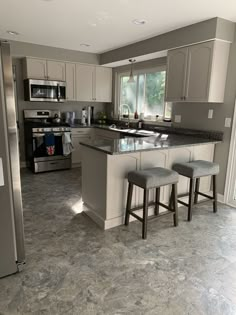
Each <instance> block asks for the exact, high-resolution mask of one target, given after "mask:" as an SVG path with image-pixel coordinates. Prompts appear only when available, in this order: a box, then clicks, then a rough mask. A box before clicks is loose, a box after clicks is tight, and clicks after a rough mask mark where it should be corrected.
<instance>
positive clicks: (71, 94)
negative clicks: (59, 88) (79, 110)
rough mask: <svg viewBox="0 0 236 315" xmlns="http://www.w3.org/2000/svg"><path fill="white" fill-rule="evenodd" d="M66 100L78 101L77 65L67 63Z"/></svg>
mask: <svg viewBox="0 0 236 315" xmlns="http://www.w3.org/2000/svg"><path fill="white" fill-rule="evenodd" d="M66 99H67V100H68V101H76V64H75V63H69V62H67V63H66Z"/></svg>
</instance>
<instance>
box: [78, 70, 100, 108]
mask: <svg viewBox="0 0 236 315" xmlns="http://www.w3.org/2000/svg"><path fill="white" fill-rule="evenodd" d="M94 71H95V68H94V66H90V65H83V64H76V99H77V101H89V102H91V101H94V92H93V80H94Z"/></svg>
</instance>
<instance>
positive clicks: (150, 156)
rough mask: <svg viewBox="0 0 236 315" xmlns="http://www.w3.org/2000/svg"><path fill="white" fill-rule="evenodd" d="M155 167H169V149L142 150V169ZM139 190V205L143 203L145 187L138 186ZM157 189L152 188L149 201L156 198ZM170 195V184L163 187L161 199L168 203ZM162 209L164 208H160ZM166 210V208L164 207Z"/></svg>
mask: <svg viewBox="0 0 236 315" xmlns="http://www.w3.org/2000/svg"><path fill="white" fill-rule="evenodd" d="M153 167H164V168H167V167H168V150H157V151H148V152H141V160H140V169H141V170H145V169H148V168H153ZM137 190H138V205H142V203H143V189H140V188H137ZM155 194H156V192H155V189H152V190H151V191H150V193H149V201H150V202H151V201H154V200H155ZM168 196H169V186H165V187H162V188H161V195H160V201H161V202H163V203H166V202H167V201H168ZM160 210H162V209H160ZM164 210H166V209H164Z"/></svg>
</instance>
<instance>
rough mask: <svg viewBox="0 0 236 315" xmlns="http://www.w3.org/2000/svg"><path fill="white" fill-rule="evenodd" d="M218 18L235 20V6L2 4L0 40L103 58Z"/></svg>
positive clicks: (191, 1)
mask: <svg viewBox="0 0 236 315" xmlns="http://www.w3.org/2000/svg"><path fill="white" fill-rule="evenodd" d="M216 16H218V17H222V18H225V19H228V20H231V21H236V1H235V0H225V1H222V0H197V1H196V0H162V1H160V0H1V8H0V38H4V39H13V40H18V41H23V42H29V43H35V44H41V45H47V46H53V47H60V48H67V49H72V50H80V51H87V52H93V53H102V52H105V51H108V50H111V49H114V48H118V47H121V46H125V45H127V44H130V43H134V42H137V41H140V40H142V39H146V38H149V37H152V36H155V35H158V34H161V33H165V32H168V31H171V30H173V29H176V28H179V27H182V26H186V25H189V24H192V23H196V22H200V21H202V20H206V19H209V18H212V17H216ZM134 19H145V20H146V21H147V23H146V24H145V25H142V26H141V25H134V24H133V23H132V20H134ZM8 30H13V31H16V32H18V33H20V35H18V36H16V35H9V34H8V33H7V31H8ZM81 43H88V44H90V45H91V46H90V47H82V46H80V44H81Z"/></svg>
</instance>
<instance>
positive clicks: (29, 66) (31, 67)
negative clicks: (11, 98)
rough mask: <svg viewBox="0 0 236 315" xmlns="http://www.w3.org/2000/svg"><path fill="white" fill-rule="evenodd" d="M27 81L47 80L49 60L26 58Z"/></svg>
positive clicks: (25, 73) (25, 72)
mask: <svg viewBox="0 0 236 315" xmlns="http://www.w3.org/2000/svg"><path fill="white" fill-rule="evenodd" d="M24 77H25V79H28V78H29V79H41V80H47V60H45V59H35V58H26V59H24Z"/></svg>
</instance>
